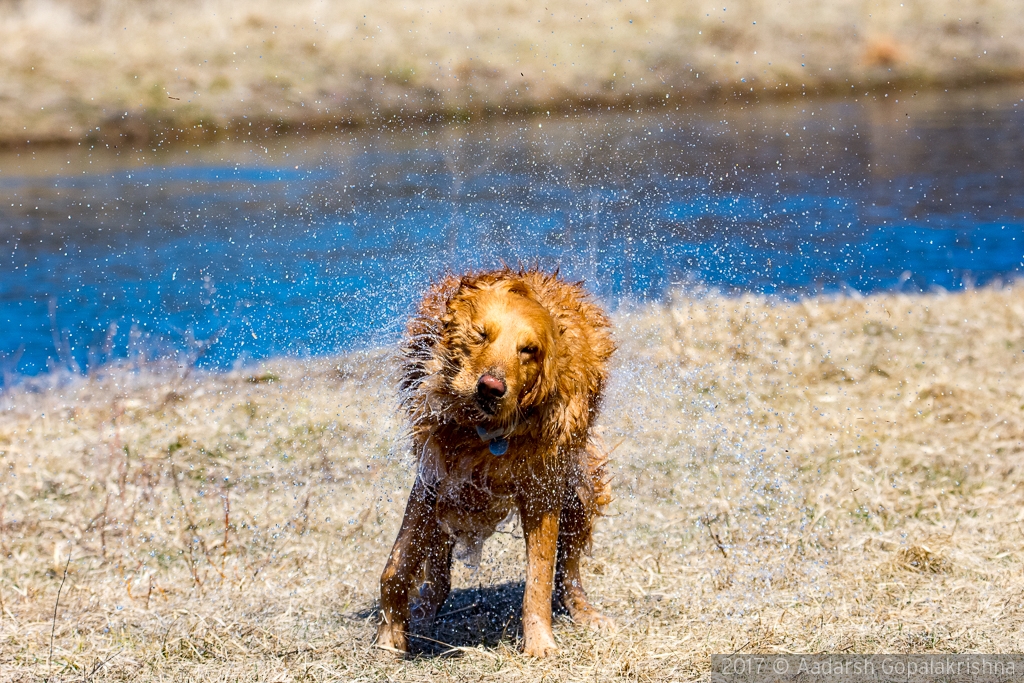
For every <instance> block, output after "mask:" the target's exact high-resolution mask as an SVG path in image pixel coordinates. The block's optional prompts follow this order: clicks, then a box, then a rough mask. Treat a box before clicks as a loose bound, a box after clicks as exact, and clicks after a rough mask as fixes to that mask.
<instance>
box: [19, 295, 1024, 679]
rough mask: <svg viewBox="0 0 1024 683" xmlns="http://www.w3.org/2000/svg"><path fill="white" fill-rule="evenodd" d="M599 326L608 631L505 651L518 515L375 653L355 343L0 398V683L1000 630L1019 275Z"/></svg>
mask: <svg viewBox="0 0 1024 683" xmlns="http://www.w3.org/2000/svg"><path fill="white" fill-rule="evenodd" d="M616 322H617V328H618V335H619V338H620V340H621V342H622V351H621V354H620V356H619V359H618V367H617V369H616V380H615V384H614V386H613V388H612V391H611V394H610V396H609V397H608V401H607V409H606V413H605V415H604V417H603V419H602V422H603V429H604V430H605V437H606V439H607V440H608V442H609V443H610V444H612V445H615V446H616V450H615V452H614V457H613V459H614V462H615V480H614V490H615V493H616V495H617V499H616V501H615V502H613V503H612V506H611V514H610V515H609V516H608V517H607V518H606V519H603V520H602V521H601V522H600V524H599V531H598V534H597V537H596V539H595V553H594V556H593V558H592V559H591V560H589V561H588V563H587V564H586V568H585V572H586V576H587V577H588V581H589V586H590V589H591V591H592V594H593V596H594V597H595V598H596V600H597V602H598V603H599V604H601V605H603V607H604V609H605V610H606V611H607V612H608V613H609V614H610V615H611V616H613V617H614V618H615V619H616V621H617V623H618V629H617V630H616V631H615V632H613V633H610V634H603V635H597V634H592V633H589V632H586V631H583V630H580V629H577V628H575V627H573V626H572V625H571V624H568V623H567V622H566V621H565V618H564V617H562V621H561V622H560V623H559V625H558V626H557V627H556V632H555V634H556V639H557V640H558V641H559V644H560V646H561V648H562V651H561V654H559V655H558V656H557V657H555V658H553V659H550V660H547V661H543V662H537V661H530V660H527V659H525V658H523V657H522V656H521V655H520V654H518V650H517V647H518V643H517V639H518V637H519V624H518V604H517V603H518V601H519V600H520V599H521V592H522V584H521V580H522V574H523V559H522V550H521V545H522V541H521V539H520V538H519V535H520V534H519V532H518V530H517V529H516V528H514V527H513V528H511V529H508V530H506V533H502V534H498V535H497V536H496V537H495V538H494V539H492V540H491V541H490V542H489V543H488V545H487V550H486V553H485V557H484V562H483V564H482V566H481V567H480V568H479V569H478V570H476V571H475V572H471V571H469V570H468V569H466V568H464V567H461V566H460V567H458V568H457V569H458V571H457V572H456V587H457V590H456V591H455V593H454V594H453V596H452V598H451V599H450V602H449V603H447V605H446V606H445V607H444V608H442V613H443V615H442V616H443V618H442V620H441V623H439V624H438V625H436V626H435V627H432V628H431V627H425V626H423V627H421V628H420V630H419V631H418V637H417V639H416V646H417V648H418V650H417V655H416V656H415V657H414V658H412V659H408V660H399V659H396V658H395V657H394V656H393V655H391V654H390V653H386V652H380V651H375V650H374V649H373V648H372V647H371V640H372V636H373V633H374V626H373V624H374V619H375V618H376V614H375V598H376V579H377V576H378V572H379V571H380V569H381V567H382V566H383V562H384V558H385V555H386V552H387V550H388V546H389V544H390V542H391V541H392V539H393V537H394V533H395V530H396V527H397V523H398V521H399V515H400V514H401V511H402V507H403V505H404V496H405V495H406V491H407V488H408V486H409V484H410V476H411V469H410V467H409V459H408V456H407V455H406V454H404V453H403V451H402V445H403V440H402V437H401V427H400V425H399V424H398V423H397V422H396V421H395V418H394V410H393V399H392V398H391V397H392V394H391V386H390V381H391V380H390V378H389V376H388V372H387V370H386V365H387V364H386V363H383V362H382V360H383V356H381V355H380V354H375V353H371V354H364V355H356V356H350V357H346V358H342V359H334V360H330V361H328V360H317V361H309V362H300V361H289V360H280V361H272V362H268V363H267V364H266V365H265V366H264V367H262V368H261V369H260V370H259V371H258V372H254V373H252V374H246V373H244V372H235V373H230V374H221V375H207V376H199V375H190V376H183V377H178V376H171V375H168V374H161V373H158V372H149V371H146V372H140V373H135V372H129V371H128V370H127V369H125V368H120V369H118V368H110V369H108V370H107V371H106V372H103V373H98V374H97V375H96V376H94V377H92V378H88V379H72V380H69V379H67V378H64V379H61V378H57V377H51V378H48V379H47V380H41V381H50V382H53V385H52V386H49V387H40V386H37V387H35V389H34V390H33V387H32V386H31V385H29V384H24V385H22V387H21V388H18V389H14V390H8V391H7V392H6V393H5V394H3V395H2V396H0V400H2V401H3V411H2V413H0V552H2V559H0V615H2V617H0V679H3V680H24V681H29V680H39V679H41V678H43V677H46V676H50V677H51V678H50V680H62V681H69V680H84V679H86V678H88V679H90V680H129V679H130V680H181V679H184V678H186V677H188V678H190V679H191V680H211V681H212V680H228V679H230V680H256V679H258V680H305V679H312V680H338V679H344V680H382V679H385V678H387V679H389V680H436V679H437V678H438V677H441V678H445V679H447V678H449V677H454V678H457V679H459V680H462V679H463V678H465V679H467V680H476V679H477V678H480V677H486V678H487V679H488V680H523V681H528V680H538V679H539V677H540V676H542V675H543V676H546V677H547V678H546V680H582V679H586V680H590V679H594V680H606V679H609V678H623V679H630V680H652V681H654V680H656V681H669V680H692V679H694V678H698V677H700V676H701V675H702V674H703V673H704V672H706V671H707V669H708V666H709V654H711V653H720V652H734V651H745V652H761V653H766V652H773V653H786V652H835V651H844V652H879V651H885V652H913V653H922V652H962V651H981V652H1020V651H1021V650H1022V648H1024V642H1022V640H1021V633H1022V632H1024V631H1022V626H1024V579H1022V578H1021V576H1022V569H1024V550H1022V541H1024V527H1022V518H1024V512H1021V511H1022V510H1024V505H1022V503H1024V501H1022V487H1021V484H1022V483H1024V470H1022V468H1021V459H1022V456H1024V290H1022V288H1021V287H1020V286H1013V287H1005V288H989V289H984V290H977V291H970V292H965V293H961V294H955V295H950V294H935V295H924V296H903V295H896V294H886V295H879V296H872V297H868V298H838V299H827V298H808V299H804V300H800V301H795V302H780V301H772V300H766V299H764V298H759V297H753V296H748V297H739V298H726V297H722V296H719V295H715V294H710V293H708V294H695V293H692V292H691V293H687V294H684V295H679V296H677V297H675V298H674V299H672V300H670V301H669V302H667V303H666V304H664V305H651V306H645V307H639V308H637V309H635V310H621V311H620V312H619V313H618V314H617V318H616ZM380 368H385V369H380ZM69 554H70V561H69V559H68V558H69ZM65 567H67V572H66V577H65ZM58 591H59V592H60V599H59V603H58V601H57V596H58ZM55 605H56V612H55ZM55 613H56V617H55V618H54V614H55ZM51 648H52V650H51ZM51 652H52V654H51Z"/></svg>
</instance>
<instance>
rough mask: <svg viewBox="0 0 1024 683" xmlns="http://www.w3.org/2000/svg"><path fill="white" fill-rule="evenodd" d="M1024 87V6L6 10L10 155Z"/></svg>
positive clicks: (165, 0) (202, 4)
mask: <svg viewBox="0 0 1024 683" xmlns="http://www.w3.org/2000/svg"><path fill="white" fill-rule="evenodd" d="M1021 79H1024V13H1022V12H1021V11H1020V7H1019V3H1017V2H1015V1H1014V0H983V1H978V2H964V1H959V0H904V1H903V2H899V1H898V0H882V1H879V2H869V1H867V0H833V1H831V2H818V1H816V0H792V1H791V2H785V3H764V2H760V1H759V0H738V2H732V3H720V4H714V3H709V2H698V1H697V0H646V1H645V2H640V1H639V0H636V1H631V2H619V1H612V0H606V1H600V0H599V1H598V2H593V1H590V0H587V1H586V2H584V1H581V0H570V1H567V2H560V3H558V4H557V5H552V6H550V7H548V6H545V5H544V4H543V3H540V4H529V3H522V2H513V1H511V0H490V1H488V2H473V1H472V0H452V1H451V2H445V3H435V2H427V3H412V4H401V3H380V2H370V1H369V0H339V1H337V2H326V1H313V0H299V1H295V2H292V1H288V2H286V1H285V0H183V1H177V0H176V1H172V0H145V1H143V0H48V1H47V2H35V1H32V0H4V1H3V2H0V144H2V145H26V144H29V141H31V143H32V144H38V143H41V142H61V141H63V142H82V141H93V140H98V141H101V142H103V143H104V144H110V145H115V144H117V145H123V144H124V143H125V142H126V139H130V140H132V141H134V142H135V143H136V144H139V143H141V142H144V141H148V142H151V143H152V144H153V145H156V144H158V143H159V144H166V143H170V142H173V141H175V140H182V139H188V140H192V139H202V138H204V137H208V136H213V135H220V134H224V133H227V134H228V135H230V136H232V137H235V138H239V137H246V138H247V137H249V136H250V135H252V134H256V135H264V134H267V133H268V132H270V131H276V130H289V129H290V130H296V129H298V130H303V129H305V130H308V129H311V128H319V129H332V128H334V127H335V126H338V125H343V124H350V123H371V124H378V125H379V124H381V123H383V122H385V121H389V120H391V119H392V118H393V117H398V118H404V119H408V118H420V119H422V118H427V117H431V116H440V117H450V116H456V117H463V118H464V117H468V116H478V115H480V114H483V113H503V112H511V113H514V112H531V111H534V112H543V111H550V110H553V109H567V108H573V107H598V106H600V107H604V106H625V105H634V104H642V105H644V106H651V105H652V104H654V103H658V104H660V105H661V106H672V107H679V106H686V105H688V104H691V103H695V102H701V101H707V100H715V99H716V98H728V97H735V98H741V101H743V100H749V99H752V98H762V97H773V96H777V95H780V94H799V93H802V92H805V91H807V92H814V91H818V92H820V91H832V92H837V93H846V94H849V93H858V91H861V90H875V89H886V91H892V92H895V93H897V94H898V93H899V92H900V91H901V89H903V90H906V89H910V90H916V89H918V88H922V87H942V88H950V87H962V86H966V85H971V86H974V85H977V84H978V83H980V82H984V81H1002V82H1006V81H1013V82H1020V80H1021ZM880 96H881V95H880Z"/></svg>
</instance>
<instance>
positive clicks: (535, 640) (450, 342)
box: [377, 267, 615, 657]
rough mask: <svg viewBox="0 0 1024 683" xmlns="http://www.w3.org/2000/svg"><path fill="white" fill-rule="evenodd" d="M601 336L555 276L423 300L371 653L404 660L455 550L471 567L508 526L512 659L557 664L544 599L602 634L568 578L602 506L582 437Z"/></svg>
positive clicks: (478, 277)
mask: <svg viewBox="0 0 1024 683" xmlns="http://www.w3.org/2000/svg"><path fill="white" fill-rule="evenodd" d="M610 328H611V325H610V322H609V320H608V317H607V316H606V315H605V313H604V312H603V311H602V310H601V308H600V307H599V306H598V305H597V304H595V303H594V302H593V301H592V300H591V298H590V297H589V296H588V295H587V294H586V292H585V291H584V290H583V288H582V286H581V284H578V283H577V284H570V283H567V282H565V281H564V280H562V279H560V278H559V277H558V274H557V272H555V273H545V272H542V271H540V270H538V269H519V270H513V269H510V268H507V267H506V268H503V269H500V270H493V271H488V272H479V273H470V274H467V275H462V276H455V275H449V276H446V277H443V278H442V279H440V280H439V281H438V282H436V283H435V284H434V285H433V286H432V287H431V288H430V289H429V291H428V292H427V293H426V295H425V296H424V298H423V300H422V302H421V303H420V306H419V309H418V312H417V313H416V314H415V315H414V316H413V317H412V319H411V320H410V322H409V324H408V329H407V334H406V338H405V341H404V343H403V346H402V356H401V365H400V373H399V374H400V384H399V390H400V395H401V401H402V406H403V408H404V410H405V412H406V413H407V414H408V417H409V420H410V422H411V437H412V444H413V448H414V453H415V455H416V456H417V461H418V469H417V473H416V480H415V483H414V484H413V487H412V491H411V493H410V494H409V502H408V505H407V507H406V510H405V517H404V519H403V520H402V526H401V529H400V530H399V532H398V538H397V539H396V540H395V545H394V547H393V549H392V551H391V555H390V557H389V558H388V561H387V565H386V566H385V568H384V572H383V574H382V575H381V580H380V602H381V612H382V621H381V623H380V626H379V629H378V632H377V644H378V646H380V647H382V648H385V649H390V650H396V651H401V652H404V651H406V650H407V649H408V629H409V622H410V619H411V618H412V617H416V618H417V619H423V620H426V621H431V620H433V619H434V617H435V616H436V615H437V611H438V609H439V608H440V607H441V605H442V604H443V603H444V601H445V599H446V598H447V596H448V592H449V590H450V588H451V562H452V554H453V549H454V548H455V547H456V546H457V545H459V546H467V547H469V548H470V549H471V550H473V549H475V550H477V554H478V552H479V548H480V547H481V545H482V543H483V540H484V539H485V538H487V537H488V536H490V535H491V534H492V533H494V531H495V529H496V527H497V526H498V525H499V524H501V522H502V521H503V520H504V519H506V518H507V517H508V516H509V515H510V514H512V513H518V514H519V517H520V520H521V522H522V526H523V531H524V536H525V540H526V557H527V568H526V589H525V594H524V596H523V621H522V624H523V638H524V646H523V649H524V652H525V653H526V654H527V655H532V656H535V657H544V656H546V655H548V654H551V653H553V652H555V651H556V649H557V647H556V645H555V640H554V637H553V636H552V633H551V609H552V600H553V598H557V599H559V600H561V602H562V604H563V605H564V606H565V608H566V609H567V610H568V612H569V615H570V617H571V618H572V620H573V621H575V622H577V623H582V624H585V625H588V626H592V627H597V628H602V627H605V626H609V625H611V621H610V620H609V619H608V618H607V617H605V616H604V615H602V614H601V613H600V612H598V611H597V610H596V609H595V608H594V607H593V606H592V605H591V604H590V602H589V600H588V599H587V594H586V592H585V591H584V590H583V584H582V581H581V577H580V557H581V555H582V554H583V553H584V552H589V551H590V541H591V532H592V529H593V525H594V521H595V518H596V517H597V516H598V515H599V514H600V510H601V509H602V508H603V507H604V506H605V505H606V504H607V503H608V502H609V501H610V500H611V490H610V485H609V481H608V478H607V476H606V469H607V463H608V457H607V455H606V452H605V449H604V447H603V445H602V444H601V442H600V439H599V438H598V437H597V435H596V434H594V432H593V424H594V420H595V418H596V417H597V414H598V410H599V408H600V403H601V395H602V391H603V389H604V387H605V384H606V382H607V380H608V364H609V359H610V358H611V356H612V354H613V352H614V351H615V343H614V341H613V339H612V337H611V330H610ZM416 584H421V586H420V587H419V589H418V593H417V594H416V595H415V596H412V592H413V589H414V588H415V587H416ZM410 597H415V598H416V599H415V600H414V604H413V605H412V606H410Z"/></svg>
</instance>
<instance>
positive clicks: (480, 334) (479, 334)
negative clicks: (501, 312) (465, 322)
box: [473, 326, 487, 342]
mask: <svg viewBox="0 0 1024 683" xmlns="http://www.w3.org/2000/svg"><path fill="white" fill-rule="evenodd" d="M473 332H474V334H476V338H477V341H480V342H485V341H487V330H485V329H484V328H482V327H475V326H474V327H473Z"/></svg>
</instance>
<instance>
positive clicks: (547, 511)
mask: <svg viewBox="0 0 1024 683" xmlns="http://www.w3.org/2000/svg"><path fill="white" fill-rule="evenodd" d="M538 488H539V489H540V490H539V491H537V492H536V493H533V494H525V495H524V498H523V499H522V500H521V502H520V507H519V514H520V517H521V518H522V520H523V531H524V533H525V535H526V591H525V593H524V595H523V639H524V640H525V641H526V642H525V644H524V646H523V651H524V652H525V653H526V654H528V655H532V656H534V657H545V656H547V655H549V654H551V653H553V652H555V651H557V649H558V647H557V646H556V645H555V638H554V636H553V635H552V634H551V590H552V587H553V581H554V573H555V557H556V553H557V551H558V518H559V515H560V514H561V504H562V501H561V495H551V496H544V494H545V493H548V492H549V491H546V490H545V489H548V487H543V486H542V487H538ZM551 490H557V489H556V488H554V487H551Z"/></svg>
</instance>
